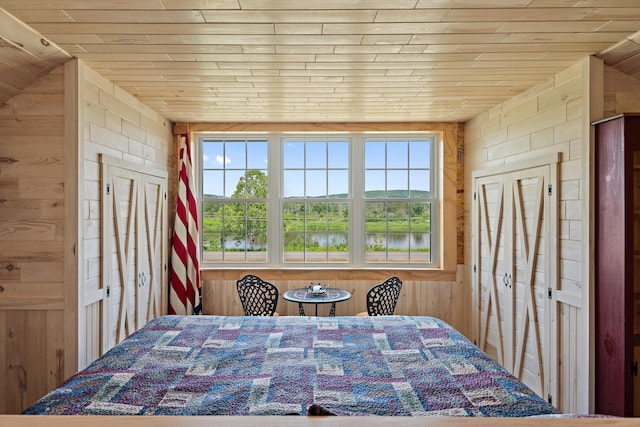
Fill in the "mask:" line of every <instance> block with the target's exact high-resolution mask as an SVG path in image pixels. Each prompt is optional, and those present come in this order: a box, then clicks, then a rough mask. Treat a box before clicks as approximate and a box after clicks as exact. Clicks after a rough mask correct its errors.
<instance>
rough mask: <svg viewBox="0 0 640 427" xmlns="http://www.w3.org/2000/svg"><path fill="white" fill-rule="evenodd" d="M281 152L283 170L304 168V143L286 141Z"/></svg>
mask: <svg viewBox="0 0 640 427" xmlns="http://www.w3.org/2000/svg"><path fill="white" fill-rule="evenodd" d="M283 151H284V153H283V159H284V164H283V167H284V168H287V169H291V168H296V169H302V168H304V142H292V141H287V142H285V143H284V144H283Z"/></svg>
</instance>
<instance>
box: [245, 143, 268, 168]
mask: <svg viewBox="0 0 640 427" xmlns="http://www.w3.org/2000/svg"><path fill="white" fill-rule="evenodd" d="M267 150H268V145H267V142H266V141H256V142H249V143H247V169H266V167H267V157H268V153H267Z"/></svg>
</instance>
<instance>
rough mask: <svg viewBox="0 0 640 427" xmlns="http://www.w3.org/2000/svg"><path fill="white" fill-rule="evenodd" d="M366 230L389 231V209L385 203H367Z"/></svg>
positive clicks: (375, 231)
mask: <svg viewBox="0 0 640 427" xmlns="http://www.w3.org/2000/svg"><path fill="white" fill-rule="evenodd" d="M364 229H365V231H366V232H374V233H386V232H387V210H386V206H385V203H367V204H366V205H365V227H364Z"/></svg>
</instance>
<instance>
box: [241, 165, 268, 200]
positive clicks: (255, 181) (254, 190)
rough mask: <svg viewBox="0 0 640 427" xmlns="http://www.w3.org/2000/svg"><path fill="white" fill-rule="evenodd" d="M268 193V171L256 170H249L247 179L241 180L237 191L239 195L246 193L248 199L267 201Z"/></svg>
mask: <svg viewBox="0 0 640 427" xmlns="http://www.w3.org/2000/svg"><path fill="white" fill-rule="evenodd" d="M242 189H244V191H242ZM267 191H268V189H267V171H261V170H256V169H252V170H248V171H247V175H246V177H243V178H240V184H239V188H238V189H237V192H238V194H240V193H242V192H244V194H245V197H246V198H248V199H266V198H267Z"/></svg>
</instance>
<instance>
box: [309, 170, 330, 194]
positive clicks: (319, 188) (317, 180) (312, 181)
mask: <svg viewBox="0 0 640 427" xmlns="http://www.w3.org/2000/svg"><path fill="white" fill-rule="evenodd" d="M306 185H307V191H306V194H305V195H306V196H307V197H325V196H326V195H327V172H326V171H325V170H307V180H306Z"/></svg>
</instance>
